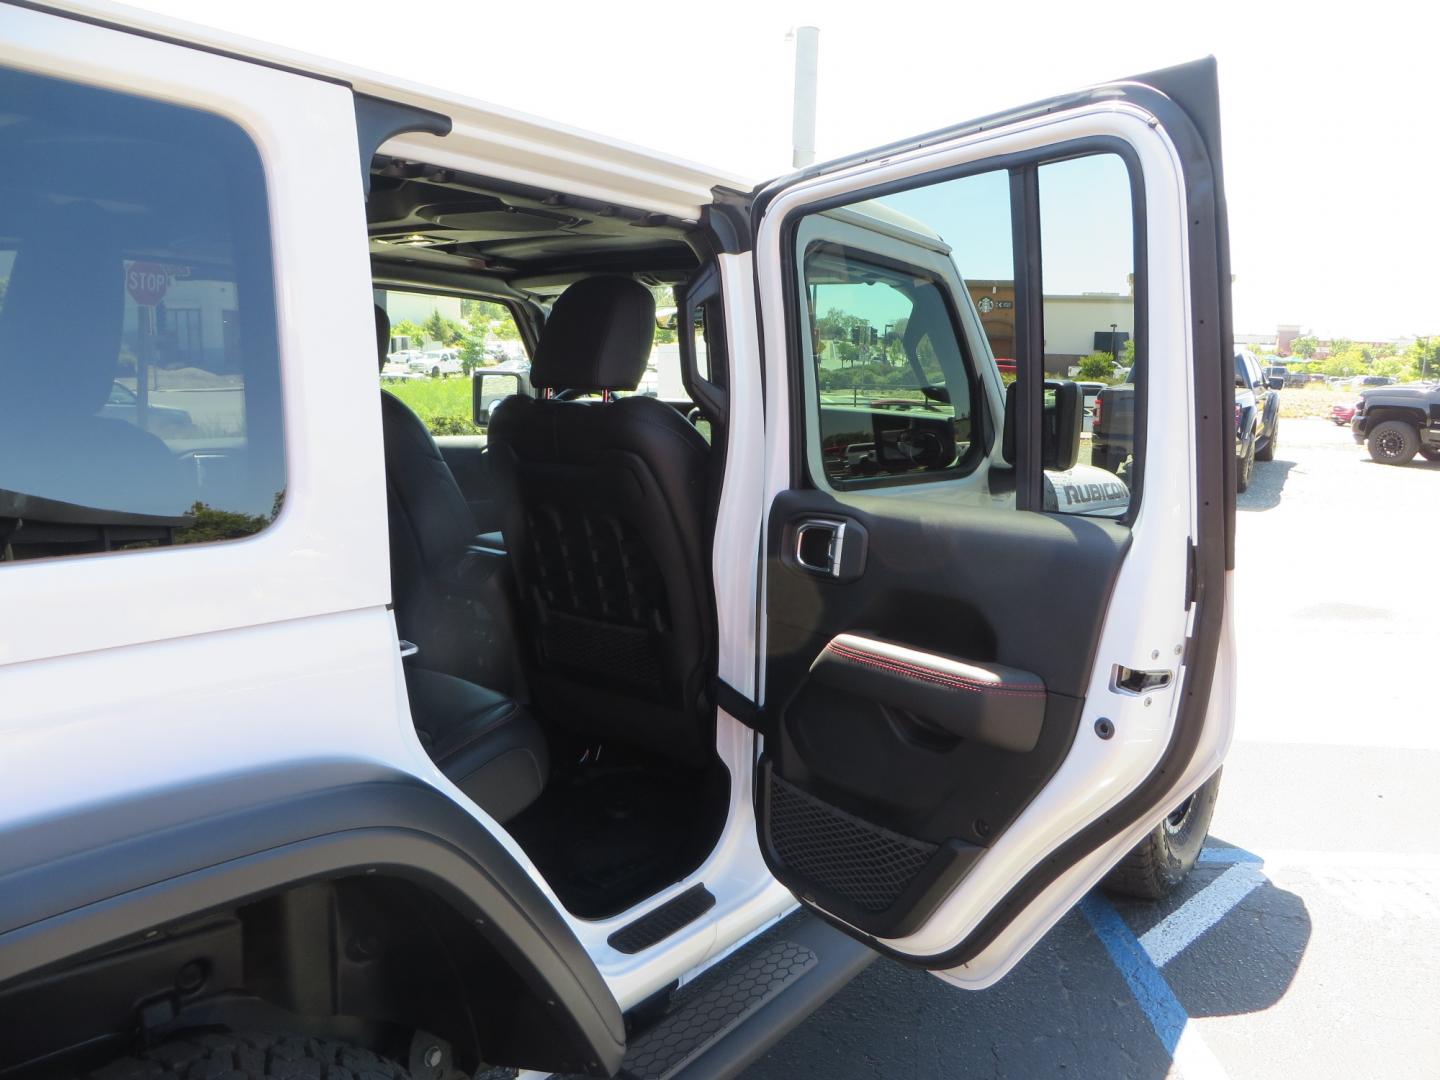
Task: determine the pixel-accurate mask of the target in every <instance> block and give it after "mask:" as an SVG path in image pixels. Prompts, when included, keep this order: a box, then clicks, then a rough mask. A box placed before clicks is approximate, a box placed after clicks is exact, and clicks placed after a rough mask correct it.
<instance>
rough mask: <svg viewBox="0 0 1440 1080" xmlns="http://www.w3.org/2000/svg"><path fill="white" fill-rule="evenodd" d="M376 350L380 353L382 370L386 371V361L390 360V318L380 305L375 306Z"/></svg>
mask: <svg viewBox="0 0 1440 1080" xmlns="http://www.w3.org/2000/svg"><path fill="white" fill-rule="evenodd" d="M375 348H376V349H377V350H378V351H379V353H380V370H381V371H384V370H385V361H386V360H388V359H389V358H390V316H389V315H387V314H385V309H384V308H383V307H381V306H380V305H379V304H376V305H375Z"/></svg>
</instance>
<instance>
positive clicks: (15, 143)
mask: <svg viewBox="0 0 1440 1080" xmlns="http://www.w3.org/2000/svg"><path fill="white" fill-rule="evenodd" d="M0 99H3V100H4V101H5V102H6V103H7V104H6V113H7V115H6V117H5V121H4V123H3V124H0V157H3V160H4V161H5V162H6V166H5V168H4V170H3V171H0V540H3V543H4V548H3V558H4V559H5V560H7V561H10V560H17V559H24V558H32V557H37V556H52V555H64V554H80V553H89V552H95V551H109V550H125V549H131V548H137V547H151V546H156V545H173V544H186V543H196V542H201V541H210V540H225V539H234V538H239V537H243V536H248V535H251V534H253V533H255V532H258V531H259V530H261V529H263V528H264V527H265V526H266V525H267V524H269V523H270V521H271V520H273V519H274V517H275V516H276V514H278V512H279V509H280V506H281V503H282V501H283V498H284V490H285V461H284V439H283V434H282V423H281V403H280V376H279V358H278V349H277V342H276V326H275V305H274V289H273V284H272V281H271V270H270V264H271V252H270V241H269V213H268V208H267V203H266V196H265V177H264V173H263V169H262V166H261V162H260V157H259V154H258V153H257V151H256V148H255V146H254V144H253V143H252V142H251V140H250V138H249V137H248V136H247V135H246V134H245V133H244V132H243V131H242V130H241V129H240V128H239V127H238V126H237V125H235V124H234V123H232V122H230V121H228V120H225V119H222V118H220V117H218V116H214V115H211V114H208V113H204V112H200V111H198V110H194V109H189V108H183V107H180V106H175V105H170V104H164V103H161V102H156V101H151V100H147V99H144V98H139V97H133V96H130V95H127V94H122V93H117V92H114V91H110V90H102V89H97V88H93V87H85V86H79V85H75V84H72V83H68V82H64V81H61V80H57V79H50V78H45V77H41V76H36V75H30V74H24V73H20V72H14V71H0Z"/></svg>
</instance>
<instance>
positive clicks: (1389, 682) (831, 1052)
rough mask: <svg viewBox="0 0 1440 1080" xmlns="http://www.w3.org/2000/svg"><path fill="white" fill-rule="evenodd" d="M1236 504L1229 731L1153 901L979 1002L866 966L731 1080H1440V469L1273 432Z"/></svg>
mask: <svg viewBox="0 0 1440 1080" xmlns="http://www.w3.org/2000/svg"><path fill="white" fill-rule="evenodd" d="M1279 445H1280V448H1279V452H1278V454H1277V455H1276V460H1275V461H1274V462H1271V463H1261V464H1259V465H1257V467H1256V471H1255V481H1254V484H1253V486H1252V488H1251V490H1250V491H1249V492H1247V493H1246V494H1245V495H1242V496H1240V499H1239V513H1238V517H1239V525H1238V533H1237V563H1238V565H1237V570H1236V605H1237V611H1236V618H1237V626H1238V632H1239V651H1240V663H1241V683H1240V696H1239V703H1240V704H1239V717H1238V723H1239V731H1238V738H1237V742H1236V744H1235V746H1234V748H1233V749H1232V751H1231V754H1230V758H1229V760H1228V762H1227V764H1226V767H1225V779H1224V784H1223V786H1222V788H1221V792H1220V802H1219V805H1218V807H1217V809H1216V815H1215V821H1214V823H1213V825H1212V827H1211V840H1210V843H1209V845H1208V847H1207V850H1206V853H1205V855H1204V856H1203V860H1202V863H1201V864H1200V865H1199V866H1198V867H1197V868H1196V870H1195V873H1194V874H1193V875H1192V876H1191V878H1190V880H1189V881H1187V882H1186V884H1185V887H1184V888H1183V889H1182V890H1181V892H1180V894H1179V895H1177V896H1176V897H1174V898H1172V899H1171V900H1170V901H1168V902H1167V903H1165V904H1161V905H1156V904H1144V903H1136V902H1128V901H1124V900H1120V899H1117V898H1112V897H1107V896H1105V895H1104V894H1102V893H1094V894H1092V895H1091V897H1089V898H1088V899H1087V901H1086V902H1085V904H1083V905H1082V907H1081V909H1080V910H1077V911H1075V912H1072V913H1070V914H1069V915H1067V916H1066V917H1065V918H1064V919H1063V920H1062V921H1061V922H1060V923H1059V924H1058V925H1057V926H1056V927H1055V929H1054V930H1053V931H1052V932H1051V933H1050V934H1049V936H1048V937H1046V939H1045V940H1044V941H1043V942H1041V944H1040V945H1039V946H1038V947H1037V948H1036V949H1035V950H1034V952H1032V954H1031V955H1030V956H1028V957H1027V958H1026V959H1025V960H1024V961H1023V962H1022V963H1021V964H1020V965H1019V967H1017V969H1016V970H1015V971H1014V972H1012V973H1011V974H1010V975H1009V976H1008V977H1007V978H1006V979H1005V980H1004V981H1002V982H1001V983H1000V984H999V985H997V986H995V987H994V988H992V989H990V990H988V991H983V992H981V993H966V992H964V991H960V990H955V989H952V988H950V987H948V986H946V985H944V984H942V983H940V982H939V981H938V980H936V979H934V978H932V977H930V976H929V975H926V974H924V973H920V972H914V971H910V970H908V969H905V968H902V967H900V966H899V965H896V964H893V963H888V962H886V961H879V962H877V963H875V964H874V965H872V966H871V967H870V968H869V969H868V970H867V971H866V972H865V973H864V974H863V975H862V976H861V977H860V978H859V979H857V980H856V981H855V982H854V983H852V984H851V985H850V986H849V987H847V988H846V989H845V990H843V991H842V992H841V993H840V994H839V995H837V996H836V997H835V998H834V999H832V1000H831V1001H830V1002H829V1003H828V1004H827V1005H826V1006H825V1007H824V1008H822V1009H821V1010H820V1011H819V1012H817V1013H816V1014H815V1016H813V1017H812V1018H811V1019H810V1020H809V1021H808V1022H807V1023H805V1024H804V1025H802V1026H801V1027H800V1028H799V1029H797V1030H796V1031H795V1032H794V1033H792V1034H791V1035H790V1036H789V1037H788V1038H787V1039H786V1040H785V1041H784V1042H782V1043H780V1044H779V1045H778V1046H776V1047H775V1048H774V1049H773V1050H772V1051H771V1052H770V1053H769V1054H768V1055H767V1056H766V1057H764V1058H762V1059H761V1060H760V1061H759V1062H758V1063H757V1064H756V1065H755V1066H754V1067H752V1068H751V1070H750V1071H749V1072H747V1073H746V1074H745V1075H746V1077H747V1078H748V1080H760V1078H777V1080H778V1078H780V1077H817V1078H818V1077H826V1078H840V1077H861V1076H864V1077H870V1076H885V1077H902V1076H903V1077H922V1076H923V1077H929V1076H935V1077H946V1078H958V1077H972V1076H973V1077H1015V1078H1021V1077H1026V1078H1029V1077H1047V1076H1062V1075H1063V1076H1070V1077H1166V1076H1183V1077H1186V1078H1187V1080H1203V1078H1207V1077H1233V1078H1239V1077H1266V1078H1271V1077H1305V1078H1307V1080H1308V1078H1326V1077H1337V1078H1338V1077H1345V1078H1347V1080H1349V1078H1354V1077H1389V1076H1396V1077H1399V1076H1404V1077H1416V1076H1420V1077H1440V560H1437V558H1436V552H1437V550H1440V549H1437V542H1440V464H1427V463H1425V462H1424V461H1422V460H1420V459H1416V462H1415V463H1414V464H1412V465H1410V466H1409V467H1406V468H1400V469H1397V468H1391V467H1387V466H1381V465H1374V464H1372V463H1370V462H1369V460H1368V458H1367V457H1366V456H1365V453H1364V451H1363V449H1361V448H1358V447H1356V446H1355V444H1354V443H1353V442H1352V441H1351V438H1350V434H1349V432H1348V430H1344V429H1340V428H1336V427H1334V426H1333V425H1332V424H1330V423H1329V422H1328V421H1323V420H1293V421H1283V422H1282V427H1281V433H1280V444H1279Z"/></svg>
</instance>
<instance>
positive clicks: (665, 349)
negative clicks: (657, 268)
mask: <svg viewBox="0 0 1440 1080" xmlns="http://www.w3.org/2000/svg"><path fill="white" fill-rule="evenodd" d="M650 291H651V293H653V294H654V296H655V338H654V340H653V341H652V342H651V343H650V359H648V360H647V361H646V362H645V373H644V374H643V375H641V376H640V385H639V386H637V387H635V389H634V390H620V391H617V393H616V395H615V396H616V397H628V396H630V395H631V394H639V395H643V396H645V397H654V398H659V399H660V400H661V401H673V402H688V401H689V400H690V394H689V392H688V391H687V390H686V389H685V380H684V378H683V377H682V375H681V366H680V339H679V333H680V329H679V326H678V324H677V319H676V311H677V309H676V306H675V290H674V289H672V288H671V287H670V286H669V285H652V286H650ZM695 342H696V349H697V353H696V356H697V358H698V359H699V360H700V364H701V368H700V370H701V372H702V373H703V372H704V371H705V370H706V364H705V360H704V358H705V355H706V354H705V337H704V332H703V329H702V328H699V327H697V328H696V330H695Z"/></svg>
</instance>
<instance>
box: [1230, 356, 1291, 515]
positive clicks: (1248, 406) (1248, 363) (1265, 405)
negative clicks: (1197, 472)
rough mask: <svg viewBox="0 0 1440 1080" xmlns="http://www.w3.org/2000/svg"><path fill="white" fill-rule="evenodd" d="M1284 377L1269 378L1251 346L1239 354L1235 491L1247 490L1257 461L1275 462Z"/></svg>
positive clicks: (1236, 385) (1236, 367) (1236, 403)
mask: <svg viewBox="0 0 1440 1080" xmlns="http://www.w3.org/2000/svg"><path fill="white" fill-rule="evenodd" d="M1284 382H1285V380H1284V378H1283V377H1276V376H1271V377H1269V378H1267V377H1266V376H1265V375H1263V374H1262V373H1261V371H1260V364H1259V361H1257V360H1256V359H1255V355H1254V354H1253V353H1252V352H1250V350H1249V349H1238V350H1236V353H1235V490H1236V491H1246V490H1248V489H1249V487H1250V479H1251V477H1252V476H1253V475H1254V472H1255V462H1257V461H1272V460H1274V457H1275V447H1276V445H1277V444H1278V443H1279V441H1280V388H1281V387H1282V386H1283V385H1284Z"/></svg>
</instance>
